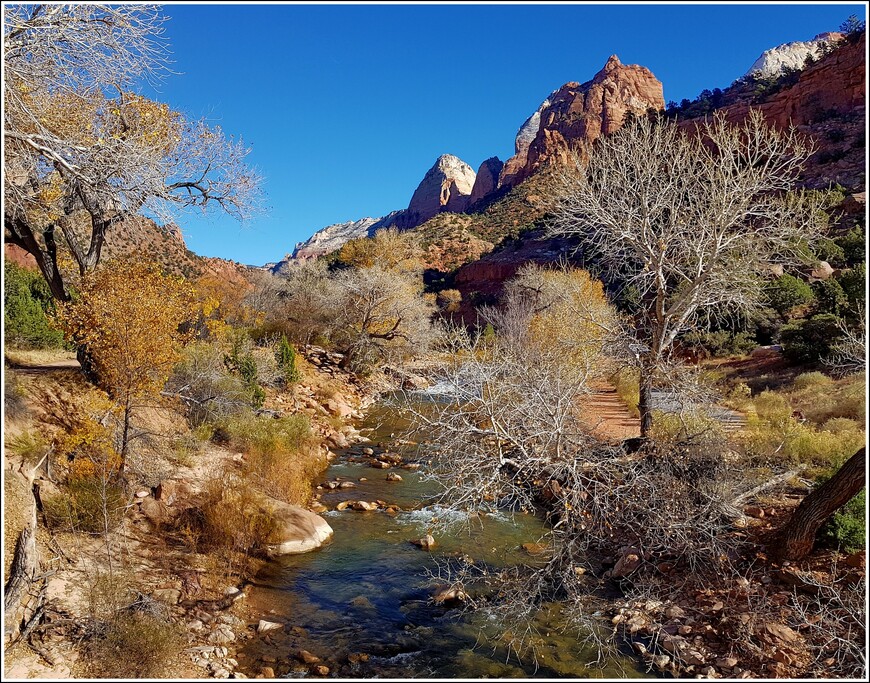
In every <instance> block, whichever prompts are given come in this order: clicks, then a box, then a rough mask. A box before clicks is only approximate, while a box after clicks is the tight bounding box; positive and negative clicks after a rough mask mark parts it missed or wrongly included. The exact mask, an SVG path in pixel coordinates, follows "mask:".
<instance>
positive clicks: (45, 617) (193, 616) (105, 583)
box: [4, 347, 384, 678]
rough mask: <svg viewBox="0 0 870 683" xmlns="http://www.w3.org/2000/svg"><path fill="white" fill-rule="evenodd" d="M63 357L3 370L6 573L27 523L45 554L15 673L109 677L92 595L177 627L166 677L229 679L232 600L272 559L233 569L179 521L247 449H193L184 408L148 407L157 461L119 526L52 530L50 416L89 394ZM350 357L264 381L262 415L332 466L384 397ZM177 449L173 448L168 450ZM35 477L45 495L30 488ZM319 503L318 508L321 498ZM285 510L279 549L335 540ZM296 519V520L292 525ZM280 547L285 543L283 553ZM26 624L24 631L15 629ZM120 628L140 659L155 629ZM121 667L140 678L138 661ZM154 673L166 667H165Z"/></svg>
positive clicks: (14, 619)
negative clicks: (297, 425)
mask: <svg viewBox="0 0 870 683" xmlns="http://www.w3.org/2000/svg"><path fill="white" fill-rule="evenodd" d="M49 355H51V358H49V357H48V356H49ZM57 355H58V354H57V353H53V354H45V353H42V354H40V353H38V352H30V353H25V354H17V355H16V354H12V358H11V359H10V358H7V361H8V360H12V363H11V367H9V365H7V373H8V375H9V376H8V377H7V385H6V386H7V398H9V396H8V394H10V392H12V393H13V394H14V398H15V401H14V403H15V405H16V406H17V408H18V413H17V414H16V415H12V414H11V412H9V411H7V421H6V425H5V426H6V430H5V431H6V433H5V437H6V442H7V446H8V448H7V449H6V457H5V462H4V468H5V474H6V477H5V483H6V491H5V494H6V495H5V501H6V516H5V520H6V525H5V529H4V538H5V540H6V541H7V543H6V546H7V547H6V551H7V552H6V555H5V557H6V560H7V561H6V566H5V567H4V570H5V576H4V578H5V579H8V578H9V576H10V571H11V566H10V564H11V560H12V556H13V554H14V548H15V540H16V539H17V538H18V537H19V535H20V533H21V531H22V529H23V528H24V527H25V526H29V525H30V523H29V520H30V519H31V518H32V519H33V520H34V523H33V524H32V525H31V526H32V527H33V528H35V530H36V533H35V539H36V542H35V544H34V549H35V551H36V556H37V557H38V558H39V562H38V565H37V567H36V569H35V571H34V572H33V573H34V575H35V581H34V582H33V584H32V585H31V586H30V590H29V594H28V595H26V596H25V598H24V600H23V601H22V602H23V604H22V606H21V609H19V610H17V613H16V614H14V615H8V618H7V623H6V642H7V644H9V643H10V639H11V638H13V637H14V638H15V642H14V644H12V645H11V647H9V648H8V649H7V651H6V657H5V660H4V670H5V674H6V676H7V677H12V678H34V677H37V678H46V677H47V678H70V677H76V678H77V677H87V676H93V675H100V672H99V671H96V670H95V669H94V668H93V667H92V666H89V665H88V664H87V662H89V661H92V660H93V659H94V657H95V656H98V655H99V653H97V652H95V651H93V649H92V648H90V646H89V645H88V640H89V638H85V637H84V636H88V635H91V634H88V633H86V628H85V624H87V623H89V622H93V620H94V618H95V613H96V611H99V610H103V611H105V604H101V605H97V604H96V603H112V604H114V605H115V607H110V608H109V609H110V610H112V609H116V608H118V609H121V610H122V611H124V613H125V614H126V613H127V611H130V613H134V612H135V613H136V614H140V613H142V614H145V613H147V614H148V615H150V616H154V617H156V618H158V619H159V620H163V621H165V622H166V623H167V624H172V625H173V626H172V628H170V629H167V630H165V631H162V632H161V633H160V634H159V635H160V636H161V637H163V636H165V637H166V639H167V641H172V642H168V647H167V648H166V651H165V652H161V653H159V654H160V655H161V656H164V655H165V659H166V662H165V666H162V668H161V669H160V671H159V675H166V676H170V677H181V678H185V677H187V678H200V677H226V676H229V675H231V674H232V673H233V671H234V669H235V664H234V662H233V657H232V654H233V645H232V644H233V643H234V642H235V640H236V633H235V629H237V627H238V625H239V622H238V617H237V616H234V611H233V607H234V605H238V604H239V601H240V600H243V596H244V593H243V592H242V591H241V590H240V588H239V586H240V585H244V582H243V580H240V579H242V578H243V577H244V576H245V575H247V574H249V573H251V572H255V571H256V570H257V568H258V567H259V566H261V565H262V562H263V559H264V558H260V557H255V556H250V554H249V553H248V552H247V551H246V550H245V549H238V550H239V552H240V553H241V555H244V557H243V558H242V560H243V562H242V563H240V564H238V565H237V566H227V565H226V563H225V560H226V558H227V554H226V553H225V552H221V553H215V552H209V550H208V548H207V547H197V546H199V545H200V544H199V543H197V542H196V541H195V539H185V538H183V533H181V534H180V533H179V531H180V530H181V529H183V528H184V526H183V525H180V524H179V520H183V519H184V518H185V516H190V515H191V514H193V515H194V516H195V515H196V514H197V511H198V510H199V507H198V506H199V505H200V503H199V502H198V501H199V500H200V499H201V497H202V495H203V493H204V489H205V488H206V487H207V486H208V484H209V482H214V481H217V480H219V479H220V478H226V477H232V476H234V473H235V472H242V471H243V470H244V469H245V467H246V466H247V459H248V454H247V453H246V452H245V451H244V450H238V449H234V448H233V447H232V444H224V445H222V444H221V443H219V442H215V441H209V442H205V443H200V445H198V446H196V445H195V440H194V438H193V436H192V434H191V432H190V431H189V429H188V428H187V426H186V424H185V423H184V420H183V419H181V418H180V416H178V415H177V414H173V412H172V411H171V410H168V409H167V410H162V409H159V408H153V409H150V410H149V412H148V415H147V417H146V418H145V419H146V422H147V425H145V426H146V428H147V430H148V431H151V432H153V433H158V432H159V433H160V434H161V436H163V437H166V438H165V439H163V441H162V443H163V444H164V445H163V447H162V448H159V449H157V451H156V452H155V453H154V454H153V455H154V460H153V461H151V462H149V466H150V471H149V472H147V473H144V475H143V473H136V474H131V475H130V476H131V477H132V479H131V483H130V490H129V492H128V496H129V498H128V499H127V501H126V503H125V504H124V505H123V511H122V513H121V515H120V519H119V523H118V526H117V527H115V528H112V529H110V530H109V531H108V533H105V534H90V533H82V532H76V531H74V530H72V529H68V530H67V529H60V528H57V527H56V525H54V526H53V527H52V528H51V529H49V528H48V526H49V525H48V524H46V517H45V512H44V510H39V511H37V510H36V506H37V503H38V502H39V503H40V504H41V502H42V501H43V500H49V501H51V500H52V499H55V498H57V497H59V496H61V495H62V491H61V489H59V488H58V486H57V485H56V484H55V483H54V481H53V479H54V476H55V473H54V472H52V471H51V466H50V465H49V466H48V467H46V463H47V462H48V463H50V462H51V458H50V457H48V458H45V459H43V460H42V462H41V463H39V464H37V463H36V462H35V461H36V460H39V459H40V456H41V455H42V454H43V452H45V451H46V449H47V448H48V447H49V444H50V443H51V439H52V436H51V435H52V434H54V433H56V432H57V431H58V425H57V424H56V420H53V418H56V417H58V416H57V415H52V414H51V413H52V411H53V410H54V409H55V408H62V406H63V405H64V402H65V401H67V402H69V401H73V400H75V399H76V398H77V397H80V396H82V395H84V394H85V393H86V392H87V391H88V384H87V383H86V382H85V381H84V380H83V378H82V377H81V375H80V372H79V370H78V367H77V363H76V362H75V360H74V359H73V358H72V356H71V355H70V354H66V356H69V357H66V356H64V357H63V358H56V357H55V356H57ZM340 361H341V358H340V357H338V356H337V355H336V354H330V353H328V352H327V351H325V350H324V349H321V348H318V347H308V348H306V349H305V350H304V354H302V355H301V357H300V358H299V368H300V376H301V380H300V381H299V382H298V383H296V384H295V385H294V386H293V387H292V388H290V390H289V391H275V390H271V389H270V390H268V391H267V392H266V394H267V395H266V398H265V402H264V405H263V408H262V410H261V412H262V413H263V414H264V415H265V416H270V417H274V418H280V417H282V416H285V415H304V416H306V417H307V419H308V420H309V423H310V426H311V427H310V429H311V434H312V439H313V440H314V441H315V442H316V443H315V445H314V448H315V453H314V455H315V456H316V457H319V458H320V459H321V461H322V462H323V466H326V465H327V464H328V462H329V461H330V459H331V458H332V457H334V452H333V450H332V449H334V448H342V447H347V446H348V445H350V444H353V443H358V442H362V441H365V440H366V437H364V436H363V435H361V434H360V433H359V431H358V430H357V429H356V428H355V427H354V424H353V422H354V420H359V419H361V418H362V417H363V415H364V411H365V410H366V408H367V406H368V405H370V404H371V402H372V401H373V400H375V398H376V396H377V392H376V390H375V389H373V388H372V385H371V384H366V383H364V382H361V381H359V380H358V379H357V378H356V377H355V376H354V375H352V374H350V373H347V372H345V371H343V370H341V369H340V367H339V365H340ZM381 384H384V382H381ZM9 407H10V408H11V406H9ZM264 419H267V418H264ZM178 444H184V445H185V451H184V452H182V453H179V452H178V451H177V450H176V449H175V448H172V447H174V446H177V445H178ZM191 444H194V445H193V446H192V445H191ZM167 445H169V446H170V447H171V448H166V446H167ZM318 454H319V455H318ZM319 474H320V470H317V471H314V472H312V476H314V477H316V476H318V475H319ZM137 475H139V476H137ZM33 485H35V486H36V488H35V489H34V490H35V491H36V492H37V497H36V498H34V495H33V494H32V493H31V490H30V489H31V488H32V486H33ZM305 485H306V486H307V485H308V483H307V482H305ZM311 502H312V507H313V509H314V510H316V509H317V503H316V501H314V500H313V499H312V501H311ZM276 506H278V507H276ZM268 508H269V510H270V514H277V513H278V512H280V511H282V510H290V509H291V508H290V506H287V505H286V504H281V503H280V501H275V502H274V503H271V504H269V506H268ZM302 515H311V520H312V522H311V523H308V526H307V527H306V524H302V526H301V527H300V525H299V523H298V520H299V519H300V518H301V516H302ZM37 517H38V519H37ZM281 517H282V518H283V519H282V521H281V522H280V524H284V526H285V531H289V532H290V533H289V535H288V534H287V533H285V534H284V537H286V538H291V539H293V542H292V543H289V544H288V543H284V544H283V545H284V546H285V547H284V549H283V550H280V552H284V551H286V550H288V549H290V548H289V546H295V548H296V549H299V548H300V547H301V548H306V549H314V548H316V547H318V546H319V545H322V543H323V542H324V541H325V540H326V539H327V538H328V537H329V535H331V530H329V533H324V531H323V527H324V526H326V525H325V524H320V523H319V522H317V521H316V520H319V519H320V518H317V517H316V516H315V515H314V513H311V512H309V511H306V510H297V511H296V512H292V515H291V517H292V519H291V520H289V521H288V519H287V515H286V514H284V513H282V514H281ZM306 519H307V518H306ZM293 523H295V524H296V527H298V528H297V529H287V528H286V526H287V524H293ZM308 527H310V528H308ZM326 528H327V529H328V527H326ZM300 529H301V530H300ZM278 531H281V527H280V526H279V529H278ZM308 536H311V538H308ZM286 538H282V537H279V538H278V539H277V540H278V541H281V540H286ZM280 545H281V544H280V543H276V545H275V547H276V549H277V548H279V546H280ZM235 554H239V553H235ZM232 559H233V561H234V560H235V559H236V558H235V557H233V558H232ZM243 567H244V568H243ZM239 571H242V574H239ZM121 603H124V604H123V605H121ZM104 616H105V615H104ZM22 626H23V631H22V632H21V633H20V634H16V632H17V631H18V629H20V628H21V627H22ZM121 635H122V638H121V640H125V639H126V642H124V643H120V645H121V647H122V648H123V647H126V648H128V649H131V651H129V652H127V653H126V654H127V655H129V661H130V662H131V663H133V664H131V666H132V665H134V663H135V661H136V659H137V656H138V654H139V653H136V652H133V651H132V649H135V648H137V647H145V644H144V643H140V642H136V639H137V638H140V637H143V636H147V634H138V633H132V632H128V633H123V634H121ZM151 635H152V636H153V635H154V634H151ZM90 640H93V639H92V638H91V639H90ZM89 648H90V649H89ZM131 672H132V673H131ZM118 673H119V674H122V675H124V674H125V675H127V676H129V675H136V673H135V671H134V670H132V669H131V670H129V671H118ZM153 674H154V675H158V673H157V672H156V671H155V672H153ZM103 675H105V673H104V674H103ZM139 675H141V671H140V672H139Z"/></svg>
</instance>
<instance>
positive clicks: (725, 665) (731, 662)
mask: <svg viewBox="0 0 870 683" xmlns="http://www.w3.org/2000/svg"><path fill="white" fill-rule="evenodd" d="M716 666H718V667H719V668H720V669H733V668H734V667H735V666H737V657H720V658H719V659H717V660H716Z"/></svg>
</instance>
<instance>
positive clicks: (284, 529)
mask: <svg viewBox="0 0 870 683" xmlns="http://www.w3.org/2000/svg"><path fill="white" fill-rule="evenodd" d="M262 507H263V509H264V511H265V512H267V513H268V514H269V515H270V516H271V517H272V518H273V519H274V520H275V522H276V524H275V530H274V531H273V532H272V534H271V536H270V538H269V545H267V546H266V552H267V553H268V555H269V556H270V557H277V556H279V555H296V554H299V553H307V552H309V551H311V550H316V549H317V548H319V547H321V546H322V545H323V544H324V543H326V542H327V541H328V540H329V539H330V538H331V537H332V533H333V531H332V527H331V526H329V524H327V523H326V520H325V519H323V517H321V516H319V515H316V514H314V513H313V512H310V511H309V510H306V509H304V508H301V507H299V506H298V505H290V504H289V503H284V502H282V501H280V500H275V499H273V498H266V497H265V496H264V497H263V501H262Z"/></svg>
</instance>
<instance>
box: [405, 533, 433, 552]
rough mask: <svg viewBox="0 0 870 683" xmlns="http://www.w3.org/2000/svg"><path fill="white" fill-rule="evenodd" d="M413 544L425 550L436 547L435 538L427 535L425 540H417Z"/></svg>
mask: <svg viewBox="0 0 870 683" xmlns="http://www.w3.org/2000/svg"><path fill="white" fill-rule="evenodd" d="M411 543H413V544H414V545H416V546H417V547H419V548H421V549H423V550H429V549H430V548H433V547H435V537H434V536H432V534H426V535H425V536H424V537H423V538H418V539H415V540H413V541H411Z"/></svg>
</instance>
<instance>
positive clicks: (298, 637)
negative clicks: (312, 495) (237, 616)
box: [234, 404, 644, 678]
mask: <svg viewBox="0 0 870 683" xmlns="http://www.w3.org/2000/svg"><path fill="white" fill-rule="evenodd" d="M403 426H404V425H401V424H398V423H397V418H396V417H395V415H394V413H393V412H392V411H391V409H390V408H389V407H388V406H387V405H384V404H379V405H376V406H374V407H373V408H372V409H371V410H370V411H369V414H368V417H367V419H366V421H365V423H364V424H362V425H361V428H362V431H363V433H364V434H366V435H367V436H368V437H369V438H370V441H369V442H367V443H363V444H357V445H355V446H351V447H349V448H346V449H342V450H339V451H338V454H337V457H336V458H335V460H334V461H333V463H332V465H331V466H330V468H329V469H328V471H327V472H326V473H325V474H324V476H323V479H322V481H321V482H320V483H319V489H318V494H319V501H318V505H319V506H320V507H319V508H318V509H320V510H321V511H322V514H323V516H324V518H325V519H326V520H327V522H328V523H329V524H330V526H331V527H332V528H333V529H334V532H335V533H334V536H333V538H332V541H331V543H330V544H329V545H327V546H325V547H323V548H321V549H320V550H317V551H315V552H313V553H308V554H304V555H291V556H287V557H282V558H278V559H276V560H275V561H273V562H271V563H270V564H269V565H268V566H267V567H266V568H265V569H264V570H263V571H262V572H260V573H259V574H258V576H257V577H256V578H255V579H254V581H253V582H252V584H251V585H249V586H247V587H246V590H245V593H246V599H245V600H244V601H243V602H244V611H245V616H246V617H247V627H246V628H239V629H238V630H237V631H238V632H240V633H239V636H240V638H239V641H238V642H236V643H235V648H234V649H235V653H234V660H235V661H234V663H236V662H237V667H234V668H235V670H236V671H237V672H239V673H242V674H244V675H247V676H252V677H253V676H259V677H273V676H277V677H287V676H289V677H299V676H310V675H314V676H335V675H337V676H340V677H351V678H359V677H390V678H408V677H426V678H453V677H472V678H482V677H502V678H507V677H530V676H537V677H545V678H546V677H575V678H576V677H601V676H604V677H626V676H641V675H644V674H643V672H642V670H641V669H639V668H638V667H637V660H636V659H635V658H634V657H631V656H629V655H626V656H625V657H623V658H618V659H617V660H615V661H613V662H612V663H610V664H608V665H607V667H605V668H601V667H600V666H598V665H597V664H595V663H594V662H595V660H596V658H597V653H596V652H594V651H589V650H584V649H583V648H582V647H581V646H580V645H579V644H578V641H577V638H576V636H575V635H571V634H569V633H563V632H562V631H563V629H562V627H563V626H564V624H562V623H561V622H560V616H559V610H558V606H556V605H552V606H549V609H545V610H543V611H542V614H541V618H540V624H539V628H540V629H541V634H542V641H541V644H540V647H539V649H538V656H537V661H535V659H533V658H532V657H531V656H529V657H527V658H523V659H522V660H520V659H518V658H517V656H516V655H515V654H509V652H508V650H507V648H506V647H505V646H504V645H502V644H500V643H499V641H497V640H495V641H492V640H488V639H486V638H481V635H495V634H497V633H498V630H499V627H500V626H501V625H500V624H494V623H487V621H486V620H485V619H483V618H482V617H480V616H478V615H475V614H472V613H468V612H465V611H464V610H463V609H462V607H463V603H462V601H461V600H457V599H455V598H456V596H455V595H450V594H449V593H445V592H444V585H443V584H440V583H439V580H438V578H437V574H438V567H439V562H446V561H450V560H451V559H455V558H457V557H460V556H464V557H465V558H466V559H467V558H468V557H469V556H470V557H471V558H473V560H474V561H475V562H478V563H485V564H486V565H487V566H489V567H494V568H499V567H507V566H513V565H518V564H526V563H535V562H540V561H542V560H541V559H540V558H539V557H536V556H535V555H534V554H533V553H534V551H535V548H536V544H537V542H538V541H539V540H540V539H541V537H542V535H543V534H544V533H545V526H544V522H543V521H542V520H541V519H539V518H537V517H535V516H534V515H524V514H512V513H510V512H499V513H497V514H493V515H486V516H482V517H475V518H474V519H473V520H471V523H470V524H459V525H457V526H456V527H455V530H454V531H453V532H452V533H446V532H443V531H440V530H439V527H438V526H437V522H439V521H444V517H445V516H446V515H458V514H461V513H456V512H453V511H450V510H447V509H446V508H443V507H440V506H438V505H437V504H435V503H434V500H435V496H436V495H437V493H438V488H437V485H436V484H435V483H434V482H433V481H431V480H429V479H428V478H427V476H426V475H427V472H428V469H429V467H430V462H429V461H428V460H426V458H425V451H422V452H423V456H422V459H419V458H420V457H421V456H420V455H419V452H418V453H417V455H416V457H417V458H418V459H417V460H414V457H415V456H413V455H412V454H411V450H410V449H408V448H404V447H403V446H402V445H401V444H400V443H397V441H396V435H397V434H399V433H400V431H401V429H402V427H403ZM315 507H316V506H315ZM457 521H468V520H457ZM433 541H434V542H433ZM439 593H440V594H439Z"/></svg>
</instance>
